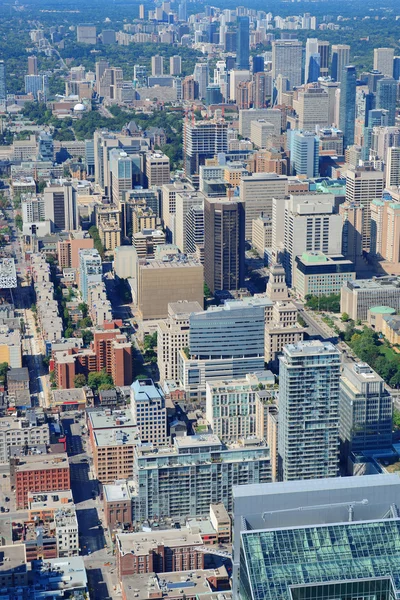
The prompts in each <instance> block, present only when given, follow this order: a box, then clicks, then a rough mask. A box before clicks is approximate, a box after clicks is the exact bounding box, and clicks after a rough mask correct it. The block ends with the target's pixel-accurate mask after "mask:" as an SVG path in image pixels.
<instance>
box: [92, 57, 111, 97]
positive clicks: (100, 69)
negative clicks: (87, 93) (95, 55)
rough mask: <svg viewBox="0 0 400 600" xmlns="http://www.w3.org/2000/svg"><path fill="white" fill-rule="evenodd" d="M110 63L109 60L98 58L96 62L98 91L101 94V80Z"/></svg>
mask: <svg viewBox="0 0 400 600" xmlns="http://www.w3.org/2000/svg"><path fill="white" fill-rule="evenodd" d="M109 66H110V65H109V63H108V60H104V59H101V60H98V61H97V62H96V65H95V68H96V91H97V93H98V94H100V81H101V78H102V77H103V73H104V71H105V70H106V69H108V68H109Z"/></svg>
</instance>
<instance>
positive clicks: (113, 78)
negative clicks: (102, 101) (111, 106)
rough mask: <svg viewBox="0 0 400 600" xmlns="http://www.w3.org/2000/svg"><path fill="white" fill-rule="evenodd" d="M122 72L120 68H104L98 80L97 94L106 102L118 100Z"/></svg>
mask: <svg viewBox="0 0 400 600" xmlns="http://www.w3.org/2000/svg"><path fill="white" fill-rule="evenodd" d="M123 79H124V75H123V71H122V69H121V68H120V67H110V68H106V69H105V70H104V72H103V74H102V76H101V78H100V80H99V84H98V94H99V96H101V97H102V98H106V99H107V100H118V99H119V97H120V93H121V88H122V86H123Z"/></svg>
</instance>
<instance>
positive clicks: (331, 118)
mask: <svg viewBox="0 0 400 600" xmlns="http://www.w3.org/2000/svg"><path fill="white" fill-rule="evenodd" d="M318 82H319V85H320V88H321V89H322V90H325V92H326V93H327V95H328V125H329V127H332V125H337V123H335V108H336V90H337V89H338V87H339V84H338V82H337V81H333V79H332V78H331V77H320V78H319V80H318Z"/></svg>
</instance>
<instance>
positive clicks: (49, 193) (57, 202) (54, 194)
mask: <svg viewBox="0 0 400 600" xmlns="http://www.w3.org/2000/svg"><path fill="white" fill-rule="evenodd" d="M43 198H44V204H45V212H46V220H49V221H51V226H52V229H53V230H56V231H75V230H76V229H78V224H79V218H78V202H77V194H76V190H75V189H74V187H73V186H72V185H71V184H70V183H65V184H64V185H61V186H53V185H52V186H48V187H46V188H45V189H44V194H43Z"/></svg>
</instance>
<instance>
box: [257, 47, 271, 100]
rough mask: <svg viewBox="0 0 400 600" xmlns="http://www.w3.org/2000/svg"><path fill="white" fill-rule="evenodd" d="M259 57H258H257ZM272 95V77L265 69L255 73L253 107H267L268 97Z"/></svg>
mask: <svg viewBox="0 0 400 600" xmlns="http://www.w3.org/2000/svg"><path fill="white" fill-rule="evenodd" d="M256 58H257V57H256ZM270 96H271V77H270V75H269V74H268V73H264V71H261V72H257V73H254V75H253V107H254V108H255V109H260V108H261V109H262V108H265V105H266V103H267V98H269V97H270Z"/></svg>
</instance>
